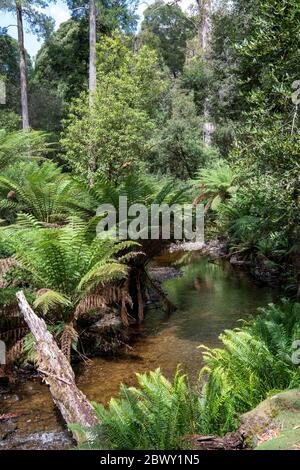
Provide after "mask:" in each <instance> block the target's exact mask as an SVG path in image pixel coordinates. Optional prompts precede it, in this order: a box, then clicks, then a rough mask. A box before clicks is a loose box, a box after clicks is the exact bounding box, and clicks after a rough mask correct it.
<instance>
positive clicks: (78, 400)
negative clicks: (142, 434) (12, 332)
mask: <svg viewBox="0 0 300 470" xmlns="http://www.w3.org/2000/svg"><path fill="white" fill-rule="evenodd" d="M16 297H17V301H18V304H19V308H20V310H21V312H22V314H23V315H24V319H25V321H26V323H27V325H28V327H29V329H30V331H31V333H32V334H33V336H34V339H35V351H36V365H37V369H38V371H39V372H40V373H41V374H42V375H43V378H44V380H45V382H46V383H47V384H48V385H49V388H50V392H51V395H52V398H53V401H54V403H55V404H56V405H57V407H58V408H59V410H60V412H61V414H62V416H63V418H64V420H65V421H66V423H67V424H79V425H80V426H83V427H89V426H94V425H96V424H97V423H98V422H99V421H98V418H97V416H96V413H95V412H94V410H93V407H92V405H91V404H90V403H89V401H88V400H87V398H86V396H85V395H84V394H83V393H82V392H81V391H80V390H79V389H78V388H77V385H76V383H75V375H74V372H73V370H72V367H71V365H70V364H69V362H68V360H67V358H66V357H65V356H64V354H63V353H62V352H61V350H60V349H59V347H58V346H57V344H56V342H55V340H54V339H53V336H52V335H51V333H50V332H49V331H48V329H47V326H46V323H45V322H44V320H43V319H41V318H39V317H38V316H37V315H36V314H35V313H34V311H33V310H32V308H31V307H30V305H29V304H28V302H27V300H26V297H25V295H24V293H23V291H19V292H17V294H16ZM73 434H74V438H75V439H76V440H77V441H80V438H81V436H80V434H79V433H73Z"/></svg>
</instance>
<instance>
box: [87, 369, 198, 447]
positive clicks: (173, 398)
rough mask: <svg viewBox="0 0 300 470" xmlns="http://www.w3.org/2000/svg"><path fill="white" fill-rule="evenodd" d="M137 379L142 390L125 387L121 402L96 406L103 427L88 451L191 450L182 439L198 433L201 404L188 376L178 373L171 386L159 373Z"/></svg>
mask: <svg viewBox="0 0 300 470" xmlns="http://www.w3.org/2000/svg"><path fill="white" fill-rule="evenodd" d="M137 379H138V384H139V388H135V387H126V386H125V385H121V388H120V394H121V398H120V399H114V398H112V399H111V400H110V402H109V408H108V409H105V408H104V407H103V406H102V405H97V404H95V405H94V407H95V410H96V413H97V415H98V417H99V422H100V423H101V424H99V426H97V427H96V428H94V429H93V431H92V432H90V430H89V431H88V433H87V436H88V438H89V441H88V443H87V444H86V446H85V448H89V449H90V448H92V449H112V450H113V449H122V450H125V449H136V450H150V449H157V450H171V449H180V448H186V447H187V443H186V442H184V441H183V440H182V438H183V436H186V435H189V434H194V433H195V432H196V431H197V428H198V421H199V402H198V398H197V397H196V395H195V394H193V393H192V392H191V389H190V387H189V385H188V382H187V378H186V376H185V375H182V374H181V373H180V371H179V370H178V371H177V373H176V375H175V377H174V380H173V382H172V383H170V382H169V381H168V380H167V379H166V378H165V377H164V376H163V375H162V374H161V372H160V370H159V369H157V370H156V371H155V372H150V373H149V374H137ZM81 431H82V432H84V430H82V429H81ZM91 434H92V438H90V437H91Z"/></svg>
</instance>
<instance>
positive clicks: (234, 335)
mask: <svg viewBox="0 0 300 470" xmlns="http://www.w3.org/2000/svg"><path fill="white" fill-rule="evenodd" d="M299 320H300V305H299V304H293V303H292V302H288V301H284V302H283V303H282V304H281V305H279V306H275V305H272V304H271V305H269V307H268V308H266V309H261V315H260V316H258V317H256V318H254V319H252V320H251V321H249V323H247V324H245V326H243V328H241V329H236V330H226V331H225V332H224V333H223V334H222V335H221V336H220V339H221V341H222V343H223V349H210V348H204V360H205V363H206V365H205V367H204V368H203V369H202V371H201V377H204V378H205V381H206V383H205V385H204V387H203V391H202V395H201V419H202V426H203V432H204V433H205V434H206V433H207V434H208V433H212V432H217V433H221V434H224V433H226V432H227V431H229V430H232V429H233V428H235V427H236V426H237V425H238V422H239V421H238V418H239V415H240V414H242V413H244V412H246V411H248V410H250V409H251V408H253V407H255V406H256V405H257V404H258V403H259V402H260V401H262V400H264V399H265V398H266V397H267V396H268V395H270V394H272V392H276V391H278V390H285V389H287V388H294V387H297V386H299V384H300V374H299V367H297V365H296V364H294V363H293V362H292V355H293V352H294V349H293V345H292V344H293V341H294V340H295V339H298V338H299V328H300V322H299Z"/></svg>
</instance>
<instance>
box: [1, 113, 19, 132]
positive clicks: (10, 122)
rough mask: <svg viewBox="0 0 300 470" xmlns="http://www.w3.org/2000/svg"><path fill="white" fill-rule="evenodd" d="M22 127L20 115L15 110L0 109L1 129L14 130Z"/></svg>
mask: <svg viewBox="0 0 300 470" xmlns="http://www.w3.org/2000/svg"><path fill="white" fill-rule="evenodd" d="M19 128H20V116H19V115H18V114H16V113H15V112H14V111H0V129H4V130H5V131H6V132H9V133H11V132H14V131H17V130H18V129H19Z"/></svg>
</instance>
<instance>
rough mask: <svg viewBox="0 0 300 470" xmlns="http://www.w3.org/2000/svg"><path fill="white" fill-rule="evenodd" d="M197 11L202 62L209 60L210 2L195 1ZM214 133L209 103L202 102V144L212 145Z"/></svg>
mask: <svg viewBox="0 0 300 470" xmlns="http://www.w3.org/2000/svg"><path fill="white" fill-rule="evenodd" d="M196 1H197V5H198V11H199V17H200V18H199V26H198V38H199V46H200V48H201V49H202V52H203V59H204V61H206V62H207V61H208V59H209V39H210V33H211V21H210V17H211V0H196ZM213 133H214V124H213V123H212V122H211V121H210V115H209V102H208V99H207V98H206V99H205V102H204V125H203V142H204V144H205V145H206V146H207V147H210V146H211V144H212V135H213Z"/></svg>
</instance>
